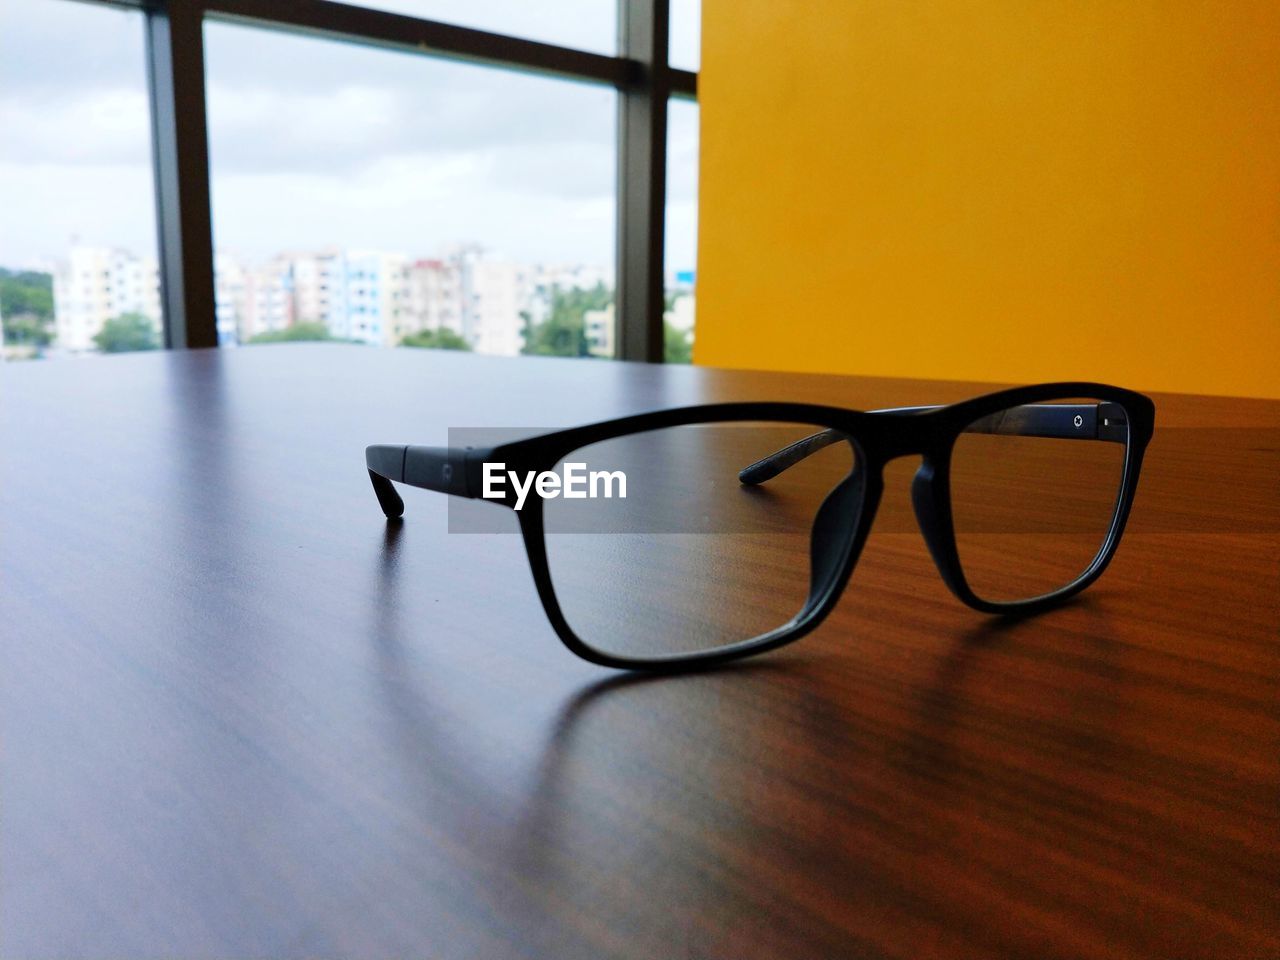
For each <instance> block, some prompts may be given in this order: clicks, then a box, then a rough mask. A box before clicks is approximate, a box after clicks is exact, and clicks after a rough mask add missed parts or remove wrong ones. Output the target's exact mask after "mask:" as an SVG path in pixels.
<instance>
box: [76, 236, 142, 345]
mask: <svg viewBox="0 0 1280 960" xmlns="http://www.w3.org/2000/svg"><path fill="white" fill-rule="evenodd" d="M53 309H54V344H55V346H56V347H57V349H59V350H65V351H69V352H72V353H83V352H85V351H89V350H94V349H96V344H95V343H94V340H93V338H94V337H95V336H96V335H97V334H98V332H99V331H101V330H102V327H103V325H104V324H106V322H107V321H108V320H111V319H113V318H115V317H120V316H123V315H124V314H129V313H136V314H141V315H142V316H143V317H145V318H146V319H147V320H148V321H150V322H151V324H152V325H153V326H154V327H155V330H156V335H157V337H159V336H160V334H161V329H160V271H159V264H158V263H157V262H156V259H155V258H154V257H138V256H135V255H133V254H132V253H129V252H128V251H127V250H121V249H119V248H116V247H90V246H80V245H76V246H73V247H72V248H71V250H70V251H69V253H68V255H67V259H66V260H63V261H60V262H59V263H58V264H57V265H56V266H55V269H54V273H53Z"/></svg>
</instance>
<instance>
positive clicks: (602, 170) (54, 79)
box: [0, 0, 697, 263]
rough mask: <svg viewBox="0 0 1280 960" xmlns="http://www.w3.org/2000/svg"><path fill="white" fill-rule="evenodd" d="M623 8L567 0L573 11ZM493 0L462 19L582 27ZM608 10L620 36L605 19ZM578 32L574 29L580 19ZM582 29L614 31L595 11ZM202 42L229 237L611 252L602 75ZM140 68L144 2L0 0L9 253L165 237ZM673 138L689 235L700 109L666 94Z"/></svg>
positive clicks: (608, 122)
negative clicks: (120, 6)
mask: <svg viewBox="0 0 1280 960" xmlns="http://www.w3.org/2000/svg"><path fill="white" fill-rule="evenodd" d="M375 2H376V4H377V5H381V6H388V7H394V6H397V5H398V6H400V7H405V6H409V5H411V6H413V7H414V8H415V12H420V13H425V14H426V15H436V16H440V17H442V18H447V17H449V16H455V17H456V18H457V19H458V21H459V22H467V19H468V16H471V17H473V18H474V17H475V16H479V15H480V12H479V8H477V10H476V11H471V10H470V8H471V7H472V6H473V4H470V3H469V2H468V3H464V2H462V0H431V3H429V4H427V8H426V9H423V4H422V0H412V3H410V0H375ZM612 6H613V5H612V4H608V3H607V4H604V5H603V7H601V5H600V4H599V3H598V0H557V3H556V8H557V10H559V9H561V8H562V7H563V8H565V9H572V10H576V11H577V13H576V14H574V15H573V16H577V17H578V18H579V19H581V18H584V17H587V18H588V19H589V17H590V16H595V14H596V13H598V10H596V8H597V7H601V8H608V9H612ZM535 7H536V8H537V11H536V13H537V15H536V16H535V15H534V8H535ZM499 8H500V9H496V11H488V13H486V14H485V15H489V14H492V15H494V16H497V15H498V13H501V14H502V16H503V17H505V18H506V19H502V20H500V21H496V22H493V23H488V24H485V23H479V24H476V23H475V20H474V19H472V20H471V22H472V23H473V24H475V25H479V26H489V27H491V28H497V27H498V26H499V23H510V24H511V25H512V26H511V27H510V29H512V31H513V32H521V31H522V30H525V29H527V30H528V31H529V35H537V34H535V33H534V30H535V29H537V28H541V29H543V30H544V33H543V35H542V36H543V38H544V39H553V40H554V39H561V40H562V41H565V42H572V41H573V38H572V37H556V36H547V35H546V33H545V31H551V30H552V27H551V26H549V25H552V24H555V23H556V21H557V18H556V17H555V16H551V15H549V12H548V10H547V8H546V6H545V5H538V4H529V3H527V2H525V0H502V2H500V3H499ZM588 8H590V10H591V11H595V13H589V11H588ZM485 9H486V10H487V9H488V8H485ZM568 19H572V18H567V19H565V22H568ZM596 19H599V17H598V16H597V17H596ZM573 22H574V23H575V24H577V23H578V21H576V20H575V21H573ZM608 23H609V26H608V28H607V29H608V30H612V29H613V28H612V23H613V20H612V14H609V17H608ZM579 27H580V29H579V33H580V34H581V36H580V37H579V39H580V40H581V39H582V37H585V33H582V31H586V30H588V25H586V24H585V21H584V22H583V24H580V25H579ZM590 30H591V31H594V32H593V33H592V36H595V37H596V38H597V40H598V39H599V36H603V34H602V33H601V27H600V24H599V23H596V24H595V25H594V26H590ZM605 32H606V33H607V30H606V31H605ZM55 37H56V38H57V42H56V43H52V42H51V38H55ZM205 39H206V78H207V80H206V92H207V96H208V121H209V142H210V161H211V172H212V179H213V190H214V198H213V199H214V226H215V234H216V239H217V241H218V242H219V243H220V244H221V243H224V242H225V243H228V244H231V245H235V246H240V247H242V248H246V249H249V250H253V251H254V252H255V253H270V252H274V251H275V250H276V249H283V248H286V247H289V246H297V245H299V244H301V243H307V242H309V243H311V244H312V245H324V244H328V243H338V244H347V245H353V246H354V245H361V246H382V247H389V248H393V249H395V248H400V249H406V250H407V251H410V252H422V253H429V252H431V251H432V250H433V249H434V246H435V245H436V244H437V243H444V242H450V241H457V240H478V241H480V242H482V243H485V244H488V245H490V246H493V247H496V248H501V249H507V250H509V251H510V252H511V253H512V255H519V256H524V257H528V258H530V259H552V258H554V259H575V258H576V259H579V260H581V261H582V262H593V263H596V262H608V261H610V260H611V259H612V256H613V243H614V237H613V217H614V211H613V194H614V189H615V177H616V166H617V163H616V155H615V151H616V124H617V94H616V92H615V91H614V90H613V89H612V88H611V87H608V86H600V85H595V84H586V83H574V82H568V81H563V80H556V79H551V78H547V77H542V76H535V75H531V74H527V73H521V72H518V71H511V70H501V69H495V68H486V67H480V66H476V65H473V64H464V63H458V62H453V61H447V60H443V59H440V58H437V57H430V56H422V55H415V54H408V53H399V52H393V51H389V50H386V49H380V48H375V47H370V46H362V45H357V44H350V43H340V42H334V41H327V40H318V39H315V38H310V37H303V36H299V35H292V34H287V33H284V32H280V31H272V30H263V29H257V28H250V27H245V26H240V25H232V24H227V23H216V22H210V23H207V24H206V27H205ZM582 42H584V43H585V40H583V41H582ZM602 49H604V47H602ZM144 71H145V47H144V37H143V29H142V16H141V15H140V14H138V13H136V12H132V11H121V10H116V9H110V8H105V7H98V6H94V5H90V4H84V3H77V2H71V0H0V128H3V129H5V130H6V138H5V141H4V142H3V145H0V164H3V165H4V169H5V170H6V171H7V174H6V177H5V179H4V181H3V182H0V210H4V211H5V220H6V221H8V222H10V223H13V222H22V223H23V224H24V229H23V232H22V235H21V236H13V235H11V234H12V233H13V231H11V230H10V229H9V228H6V230H5V231H4V233H5V234H6V236H5V238H4V240H3V241H0V257H3V258H7V259H9V260H11V261H12V260H15V259H16V258H20V257H28V256H33V255H41V254H44V255H48V254H57V253H60V252H61V251H62V250H63V249H64V248H65V244H66V241H67V237H68V235H69V234H71V233H78V234H80V235H81V236H82V237H83V238H84V239H85V240H86V241H87V242H104V243H122V244H125V245H129V246H138V245H142V246H151V247H152V248H154V227H153V226H152V225H151V223H150V218H151V217H152V214H151V212H150V205H151V196H150V192H151V187H150V183H149V177H147V176H146V174H145V170H146V165H147V164H148V162H149V159H150V132H149V117H148V107H147V96H146V89H145V73H144ZM681 111H684V112H681ZM688 111H693V113H692V116H693V118H694V119H693V122H692V123H691V122H690V114H689V112H688ZM691 134H692V136H690V135H691ZM671 146H672V166H671V168H670V175H669V185H668V190H669V194H670V197H671V200H672V206H673V212H675V208H676V207H679V208H680V209H679V212H678V213H677V215H676V222H679V223H680V224H681V229H680V232H681V233H682V234H685V233H687V231H686V229H685V228H684V227H685V224H687V223H688V222H690V221H691V219H692V215H693V205H692V203H691V202H690V200H691V198H692V197H693V196H694V193H695V191H696V185H695V183H696V149H697V148H696V108H692V107H689V106H688V105H684V104H676V105H674V106H673V110H672V125H671ZM113 171H115V172H114V173H113ZM60 182H61V184H62V186H61V188H60V187H59V183H60ZM112 184H114V185H116V186H114V187H113V186H111V185H112ZM126 190H127V197H126V196H123V195H121V193H120V192H119V191H126ZM113 191H114V192H113ZM673 227H674V223H673ZM670 245H671V246H672V248H673V253H674V252H675V249H676V248H678V247H680V246H686V247H687V246H688V245H689V241H685V240H681V239H678V238H677V237H675V236H674V235H673V237H672V238H671V240H670ZM575 251H576V252H575ZM691 256H692V254H691V251H689V252H687V253H686V254H684V255H683V256H682V259H685V260H690V259H691Z"/></svg>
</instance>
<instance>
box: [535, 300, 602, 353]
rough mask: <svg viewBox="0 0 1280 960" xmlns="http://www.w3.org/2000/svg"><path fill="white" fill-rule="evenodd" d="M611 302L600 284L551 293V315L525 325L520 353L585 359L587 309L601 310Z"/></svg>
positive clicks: (586, 351)
mask: <svg viewBox="0 0 1280 960" xmlns="http://www.w3.org/2000/svg"><path fill="white" fill-rule="evenodd" d="M612 301H613V291H612V290H610V289H609V288H608V287H606V286H605V285H604V284H603V283H598V284H596V285H595V286H594V287H592V288H590V289H586V290H584V289H582V288H579V287H573V288H570V289H568V290H562V289H561V288H559V287H554V288H552V291H551V312H550V313H549V314H548V315H547V319H546V320H544V321H542V323H535V324H529V325H527V326H526V332H525V343H524V349H523V350H522V351H521V352H522V353H524V354H526V355H529V356H537V357H586V356H590V354H589V352H588V350H587V346H588V345H587V334H586V324H585V321H584V318H585V316H586V313H587V311H588V310H603V309H604V308H605V307H607V306H608V305H609V304H610V303H611V302H612Z"/></svg>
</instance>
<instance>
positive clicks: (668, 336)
mask: <svg viewBox="0 0 1280 960" xmlns="http://www.w3.org/2000/svg"><path fill="white" fill-rule="evenodd" d="M662 359H664V360H665V361H666V362H667V363H692V362H693V341H692V339H691V338H690V337H689V331H688V330H681V329H680V328H679V327H677V326H675V325H674V324H673V323H672V322H671V321H670V320H663V321H662Z"/></svg>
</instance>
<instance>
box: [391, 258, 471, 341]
mask: <svg viewBox="0 0 1280 960" xmlns="http://www.w3.org/2000/svg"><path fill="white" fill-rule="evenodd" d="M423 330H451V331H453V332H454V333H456V334H459V335H462V332H463V323H462V274H461V271H460V270H458V269H457V267H456V265H455V264H454V263H453V262H452V261H450V260H444V259H432V260H415V261H414V262H413V263H411V264H409V265H408V266H407V267H406V268H405V304H404V309H402V310H401V312H400V314H399V316H398V317H397V319H396V329H395V341H396V342H397V343H399V342H400V341H401V340H403V339H404V338H405V337H407V336H410V335H412V334H415V333H419V332H421V331H423Z"/></svg>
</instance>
